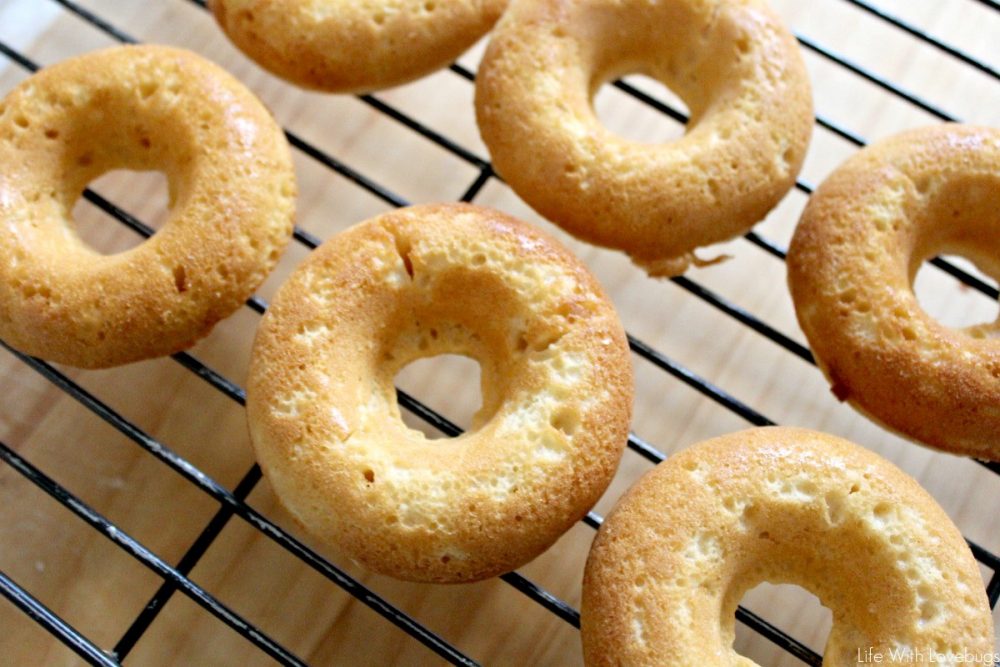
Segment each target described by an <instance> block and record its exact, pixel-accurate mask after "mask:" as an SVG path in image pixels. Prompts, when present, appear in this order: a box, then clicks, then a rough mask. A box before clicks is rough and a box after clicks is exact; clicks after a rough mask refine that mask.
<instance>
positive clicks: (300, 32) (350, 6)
mask: <svg viewBox="0 0 1000 667" xmlns="http://www.w3.org/2000/svg"><path fill="white" fill-rule="evenodd" d="M506 4H507V0H362V1H358V0H285V1H284V2H274V1H273V0H209V5H210V7H211V9H212V12H213V13H214V14H215V18H216V20H217V21H218V23H219V25H220V26H221V27H222V29H223V30H224V31H225V33H226V34H227V35H228V36H229V38H230V39H231V40H232V41H233V43H234V44H235V45H236V46H237V47H239V48H240V50H242V51H243V52H244V53H245V54H247V55H248V56H250V57H251V58H253V59H254V60H255V61H256V62H257V63H258V64H259V65H261V66H262V67H264V68H266V69H268V70H270V71H271V72H273V73H274V74H277V75H278V76H280V77H282V78H284V79H287V80H289V81H291V82H292V83H295V84H297V85H299V86H303V87H305V88H314V89H318V90H325V91H329V92H339V93H347V92H368V91H372V90H376V89H380V88H387V87H390V86H395V85H399V84H402V83H406V82H407V81H410V80H413V79H416V78H418V77H421V76H424V75H425V74H429V73H431V72H433V71H434V70H437V69H440V68H442V67H445V66H447V65H448V64H449V63H450V62H451V61H453V60H454V59H456V58H457V57H458V56H460V55H461V54H462V53H463V52H464V51H465V50H466V49H468V48H469V47H470V46H472V45H473V44H474V43H475V42H476V41H477V40H478V39H479V38H480V37H482V36H483V35H484V34H486V32H487V31H488V30H489V29H490V28H491V27H492V26H493V23H494V22H495V21H496V20H497V18H498V17H499V16H500V14H501V12H502V11H503V9H504V6H505V5H506Z"/></svg>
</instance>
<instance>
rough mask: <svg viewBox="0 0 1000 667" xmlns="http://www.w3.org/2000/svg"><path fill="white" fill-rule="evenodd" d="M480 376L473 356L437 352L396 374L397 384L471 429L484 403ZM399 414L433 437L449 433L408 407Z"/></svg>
mask: <svg viewBox="0 0 1000 667" xmlns="http://www.w3.org/2000/svg"><path fill="white" fill-rule="evenodd" d="M481 377H482V368H481V366H480V365H479V362H478V361H476V360H475V359H473V358H472V357H468V356H465V355H462V354H438V355H434V356H428V357H422V358H420V359H417V360H415V361H412V362H410V363H409V364H407V365H405V366H404V367H403V368H402V369H400V371H399V372H398V373H397V374H396V379H395V384H396V386H397V387H398V388H399V389H401V390H403V391H405V392H406V393H407V394H409V395H411V396H414V397H416V398H417V399H418V400H420V402H422V403H423V404H424V405H427V406H428V407H430V408H431V409H432V410H434V411H435V412H437V413H439V414H441V415H443V416H444V417H446V418H447V419H448V420H449V421H451V422H453V423H455V424H457V425H458V426H460V427H461V428H462V429H463V430H468V429H469V428H470V427H471V426H472V423H473V417H474V416H475V415H476V413H477V412H479V411H480V410H481V409H482V405H483V396H482V390H481ZM400 414H401V416H402V418H403V423H404V424H406V425H407V426H408V427H409V428H411V429H413V430H415V431H419V432H420V433H423V434H424V435H425V436H426V437H427V438H429V439H431V440H437V439H442V438H447V437H448V436H447V435H445V434H442V433H441V432H440V431H438V430H437V429H435V428H434V427H433V426H431V425H430V424H428V423H427V422H426V421H424V420H423V419H421V418H420V417H418V416H416V415H414V414H412V413H411V412H410V411H409V410H401V411H400Z"/></svg>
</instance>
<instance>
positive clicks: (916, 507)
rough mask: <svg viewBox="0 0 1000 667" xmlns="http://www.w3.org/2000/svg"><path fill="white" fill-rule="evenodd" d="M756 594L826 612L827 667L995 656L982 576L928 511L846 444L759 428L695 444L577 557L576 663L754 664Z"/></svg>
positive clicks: (910, 487)
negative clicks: (736, 644) (783, 593)
mask: <svg viewBox="0 0 1000 667" xmlns="http://www.w3.org/2000/svg"><path fill="white" fill-rule="evenodd" d="M765 581H769V582H773V583H790V584H796V585H798V586H801V587H803V588H805V589H807V590H809V591H811V592H812V593H814V594H815V595H816V596H817V597H819V599H820V601H821V602H822V603H823V605H824V606H826V607H828V608H829V609H830V610H831V611H832V612H833V628H832V629H831V630H830V635H829V639H828V640H827V644H826V649H825V651H824V656H823V665H825V666H826V667H840V666H844V667H846V666H847V665H852V666H853V665H857V664H859V663H861V662H864V660H862V659H861V657H860V656H864V655H875V654H881V655H883V656H884V657H885V662H886V663H888V662H896V663H902V662H912V663H917V664H927V663H928V662H938V663H947V664H954V662H955V660H954V659H952V660H944V659H939V660H934V659H929V658H928V656H929V655H930V654H932V653H933V654H934V655H935V656H941V655H942V654H944V656H947V655H948V654H949V653H950V654H952V656H955V655H962V656H967V655H972V656H979V657H980V658H982V656H983V655H984V654H985V655H986V656H992V655H993V619H992V616H991V612H990V607H989V604H988V603H987V600H986V594H985V590H984V586H983V581H982V578H981V576H980V574H979V568H978V566H977V564H976V561H975V560H974V559H973V557H972V553H971V552H970V551H969V547H968V546H967V545H966V543H965V541H964V540H963V539H962V536H961V534H960V533H959V532H958V529H957V528H955V526H954V524H952V522H951V520H950V519H949V518H948V516H947V515H946V514H945V513H944V510H942V509H941V507H940V506H938V504H937V503H936V502H935V501H934V499H933V498H932V497H931V496H930V495H929V494H928V493H927V492H926V491H924V490H923V489H922V488H921V487H920V485H919V484H917V482H916V481H915V480H914V479H912V478H911V477H909V476H908V475H907V474H906V473H904V472H903V471H901V470H899V469H898V468H896V467H895V466H893V465H892V464H891V463H889V462H888V461H886V460H885V459H883V458H881V457H879V456H877V455H876V454H873V453H872V452H870V451H868V450H866V449H864V448H862V447H859V446H857V445H855V444H853V443H851V442H848V441H846V440H842V439H840V438H836V437H834V436H830V435H826V434H823V433H818V432H815V431H809V430H805V429H797V428H782V427H768V428H759V429H751V430H748V431H742V432H739V433H733V434H729V435H725V436H722V437H719V438H714V439H712V440H707V441H705V442H702V443H699V444H697V445H694V446H692V447H690V448H689V449H687V450H685V451H683V452H681V453H679V454H677V455H675V456H672V457H671V458H670V459H668V460H667V461H666V462H664V463H662V464H661V465H659V466H657V467H656V468H654V469H653V470H651V471H650V472H648V473H647V474H646V475H645V476H644V477H643V478H642V479H641V480H640V481H639V482H638V483H637V484H636V485H635V486H633V487H632V488H631V489H630V490H629V491H628V492H627V493H626V494H625V496H623V497H622V499H621V500H620V501H619V502H618V504H617V505H616V506H615V508H614V510H613V511H612V512H611V513H610V514H609V516H608V517H607V519H606V520H605V522H604V524H603V525H602V527H601V529H600V530H599V531H598V534H597V537H596V539H595V540H594V544H593V547H592V548H591V551H590V554H589V556H588V559H587V565H586V569H585V574H584V579H583V602H582V609H581V637H582V641H583V653H584V663H585V664H586V665H590V666H595V665H675V666H678V667H682V666H685V665H692V666H694V665H697V666H698V667H704V666H705V665H755V664H756V663H754V662H752V661H750V660H748V659H747V658H745V657H743V656H740V655H738V654H737V653H736V651H735V650H734V649H733V639H734V623H735V611H736V607H737V604H738V603H739V602H740V600H741V599H742V597H743V595H744V594H745V593H746V592H747V591H749V590H750V589H752V588H754V587H755V586H757V585H758V584H760V583H762V582H765ZM918 652H919V654H918ZM891 655H894V656H897V658H898V659H897V660H890V659H889V657H890V656H891ZM966 662H971V661H969V660H966Z"/></svg>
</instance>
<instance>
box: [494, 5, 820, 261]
mask: <svg viewBox="0 0 1000 667" xmlns="http://www.w3.org/2000/svg"><path fill="white" fill-rule="evenodd" d="M632 73H641V74H646V75H649V76H650V77H652V78H654V79H657V80H659V81H661V82H662V83H664V84H665V85H666V86H668V87H669V88H671V89H672V90H673V91H674V92H676V93H677V94H678V95H679V96H680V97H681V98H682V99H683V100H684V101H685V103H686V104H687V106H688V108H689V109H690V116H691V117H690V121H689V122H688V125H687V132H686V134H685V135H684V137H683V138H681V139H680V140H678V141H676V142H671V143H668V144H662V145H652V144H642V143H638V142H634V141H629V140H626V139H624V138H622V137H619V136H617V135H615V134H614V133H612V132H611V131H610V130H608V129H607V128H605V127H604V126H603V125H602V124H601V123H600V121H599V120H598V119H597V117H596V115H595V113H594V109H593V105H592V99H593V96H594V94H595V93H596V91H597V90H598V89H599V88H600V87H601V86H602V85H603V84H605V83H607V82H609V81H611V80H613V79H614V78H616V77H618V76H622V75H625V74H632ZM476 118H477V121H478V124H479V129H480V132H481V134H482V137H483V140H484V142H485V143H486V145H487V146H488V147H489V150H490V155H491V156H492V159H493V165H494V167H495V168H496V170H497V173H499V174H500V175H501V176H502V177H503V178H504V179H505V180H506V181H507V182H508V183H509V184H510V186H511V188H513V190H514V191H515V192H516V193H517V194H518V195H519V196H520V197H521V198H522V199H524V200H525V201H526V202H527V203H528V204H529V205H530V206H531V207H532V208H534V209H535V210H536V211H538V212H539V213H540V214H541V215H543V216H544V217H546V218H547V219H549V220H551V221H553V222H555V223H556V224H558V225H560V226H562V227H563V228H565V229H566V230H567V231H569V232H570V233H572V234H574V235H575V236H577V237H579V238H581V239H583V240H586V241H589V242H591V243H595V244H598V245H602V246H606V247H610V248H617V249H621V250H624V251H625V252H627V253H628V254H629V255H631V256H632V258H633V260H634V261H635V262H636V263H637V264H639V265H641V266H642V267H644V268H645V269H646V270H647V272H649V273H650V274H651V275H654V276H662V275H672V274H677V273H681V272H683V271H684V270H685V269H686V268H687V266H688V265H689V264H690V263H692V261H693V260H694V255H693V251H694V249H695V248H698V247H702V246H705V245H709V244H712V243H717V242H720V241H724V240H727V239H730V238H732V237H734V236H736V235H738V234H741V233H743V232H745V231H747V230H748V229H750V227H751V226H753V225H754V224H755V223H757V222H759V221H760V220H761V219H762V218H763V217H764V216H765V215H766V214H767V212H768V211H770V210H771V208H773V207H774V205H775V204H777V202H778V201H779V200H780V199H781V197H783V196H784V194H785V193H786V192H787V191H788V189H789V188H790V187H791V186H792V184H793V183H794V181H795V176H796V174H797V173H798V171H799V169H800V167H801V165H802V160H803V158H804V156H805V152H806V147H807V145H808V142H809V137H810V134H811V131H812V124H813V116H812V98H811V92H810V88H809V81H808V76H807V73H806V70H805V66H804V64H803V62H802V58H801V56H800V54H799V52H798V47H797V45H796V42H795V39H794V37H792V35H791V34H790V33H789V32H788V31H787V29H785V28H784V26H783V25H782V23H781V21H780V20H779V18H778V17H777V16H776V15H775V14H774V12H773V11H772V10H771V9H770V8H769V7H768V6H767V5H766V4H765V3H763V2H759V1H757V0H725V1H723V2H702V1H696V0H679V1H678V0H670V1H665V0H650V1H647V0H624V1H610V0H572V1H571V0H513V2H511V5H510V7H509V8H508V10H507V12H506V13H505V14H504V16H503V18H502V19H501V20H500V21H499V22H498V24H497V27H496V29H495V30H494V32H493V35H492V37H491V40H490V44H489V46H488V48H487V50H486V54H485V56H484V58H483V63H482V65H481V66H480V68H479V72H478V74H477V78H476Z"/></svg>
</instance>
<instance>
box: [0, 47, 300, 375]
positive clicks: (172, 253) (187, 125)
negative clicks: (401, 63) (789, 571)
mask: <svg viewBox="0 0 1000 667" xmlns="http://www.w3.org/2000/svg"><path fill="white" fill-rule="evenodd" d="M113 169H133V170H160V171H162V172H164V173H165V174H166V177H167V181H168V186H169V190H170V208H171V210H170V215H169V218H168V220H167V222H166V223H165V225H164V227H163V228H162V229H161V230H159V231H158V232H157V233H156V234H155V235H154V236H153V237H152V238H150V239H149V240H147V241H146V242H144V243H142V244H141V245H139V246H137V247H135V248H133V249H131V250H128V251H126V252H123V253H119V254H115V255H107V256H105V255H101V254H100V253H98V252H96V251H95V250H93V249H92V248H90V247H88V246H86V245H85V244H84V243H83V242H82V241H81V239H80V238H79V237H78V236H77V234H76V232H75V229H74V224H73V220H72V213H71V212H72V210H73V206H74V204H75V203H76V202H77V200H78V199H79V198H80V196H81V194H82V192H83V190H84V188H85V187H86V185H87V184H88V183H89V182H90V181H92V180H94V179H95V178H97V177H98V176H100V175H101V174H103V173H105V172H107V171H110V170H113ZM295 194H296V187H295V177H294V172H293V169H292V162H291V154H290V151H289V149H288V145H287V143H286V141H285V139H284V136H283V135H282V132H281V128H280V127H278V125H277V124H276V123H275V121H274V119H273V118H272V117H271V116H270V114H269V113H268V111H267V110H266V109H265V108H264V107H263V105H261V103H260V102H259V101H258V100H257V98H256V97H254V96H253V94H252V93H250V91H248V90H247V89H246V88H245V87H244V86H243V85H242V84H241V83H240V82H238V81H237V80H236V79H234V78H233V77H232V76H231V75H229V74H228V73H227V72H225V71H224V70H222V69H221V68H219V67H217V66H216V65H214V64H212V63H210V62H209V61H207V60H205V59H203V58H202V57H200V56H198V55H196V54H194V53H191V52H188V51H183V50H180V49H174V48H169V47H163V46H120V47H114V48H110V49H106V50H102V51H96V52H93V53H88V54H85V55H83V56H79V57H76V58H72V59H70V60H67V61H64V62H62V63H59V64H56V65H53V66H51V67H47V68H45V69H43V70H41V71H39V72H38V73H36V74H35V75H33V76H31V77H30V78H28V79H27V80H25V81H24V82H22V83H21V84H20V85H18V86H17V87H16V88H14V90H13V91H11V93H10V94H9V95H8V96H7V98H6V99H5V100H4V101H3V103H2V105H0V221H2V223H3V224H2V228H0V337H2V338H3V340H4V341H6V342H7V343H9V344H10V345H12V346H13V347H15V348H17V349H19V350H21V351H23V352H26V353H28V354H31V355H35V356H40V357H44V358H46V359H50V360H53V361H58V362H63V363H67V364H72V365H75V366H83V367H106V366H113V365H117V364H123V363H128V362H131V361H137V360H140V359H146V358H150V357H155V356H161V355H166V354H170V353H173V352H177V351H178V350H181V349H184V348H185V347H188V346H190V345H192V344H193V343H194V342H195V341H196V340H197V339H199V338H200V337H202V336H204V335H206V334H207V333H208V332H209V331H210V330H211V328H212V326H213V325H214V324H215V323H216V322H218V321H219V320H221V319H222V318H224V317H226V316H227V315H229V314H230V313H232V312H233V311H234V310H236V309H237V308H239V307H240V305H241V304H242V303H243V302H244V300H245V299H246V298H247V297H248V296H250V295H251V294H252V293H253V290H254V289H255V288H256V287H257V286H258V285H259V284H260V283H261V282H263V280H264V278H265V277H266V276H267V274H268V272H269V271H270V270H271V268H272V267H273V266H274V264H275V263H276V262H277V260H278V257H279V256H280V254H281V252H282V250H283V249H284V247H285V245H286V244H287V243H288V239H289V238H290V236H291V230H292V220H293V216H294V200H295ZM109 224H111V223H109Z"/></svg>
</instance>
